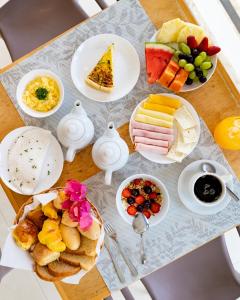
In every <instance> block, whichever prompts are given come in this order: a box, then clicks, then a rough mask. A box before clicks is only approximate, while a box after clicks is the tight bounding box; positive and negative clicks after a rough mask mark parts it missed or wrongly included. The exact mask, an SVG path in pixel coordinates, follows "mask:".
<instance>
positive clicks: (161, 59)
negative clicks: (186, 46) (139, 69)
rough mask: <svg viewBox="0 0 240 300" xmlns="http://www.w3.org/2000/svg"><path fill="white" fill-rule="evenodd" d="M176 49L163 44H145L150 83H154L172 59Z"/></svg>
mask: <svg viewBox="0 0 240 300" xmlns="http://www.w3.org/2000/svg"><path fill="white" fill-rule="evenodd" d="M173 53H174V49H173V48H171V47H168V46H166V45H164V44H161V43H156V42H155V43H145V57H146V69H147V81H148V83H150V84H151V83H154V82H156V80H157V79H159V77H160V76H161V74H162V72H163V71H164V69H165V68H166V66H167V65H168V63H169V61H170V59H171V58H172V56H173Z"/></svg>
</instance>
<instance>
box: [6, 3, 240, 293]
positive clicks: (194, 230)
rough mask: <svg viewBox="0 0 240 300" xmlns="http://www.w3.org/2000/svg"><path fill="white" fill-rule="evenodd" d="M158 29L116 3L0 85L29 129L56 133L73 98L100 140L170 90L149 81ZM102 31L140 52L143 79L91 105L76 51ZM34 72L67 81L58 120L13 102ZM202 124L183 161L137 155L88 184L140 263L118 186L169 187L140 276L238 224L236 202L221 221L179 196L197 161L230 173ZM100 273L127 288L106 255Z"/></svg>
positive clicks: (129, 6)
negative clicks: (149, 48) (75, 77)
mask: <svg viewBox="0 0 240 300" xmlns="http://www.w3.org/2000/svg"><path fill="white" fill-rule="evenodd" d="M154 30H155V29H154V26H153V24H152V23H151V21H150V19H149V18H148V16H147V15H146V13H145V11H144V9H143V8H142V7H141V5H140V4H139V2H138V1H137V0H121V1H120V2H119V3H118V4H116V5H113V6H112V7H110V8H109V9H107V10H105V11H103V12H102V13H101V14H99V15H97V16H96V17H94V18H91V19H89V20H87V21H86V22H84V23H82V24H80V25H79V26H77V27H76V28H75V29H73V30H71V31H70V32H68V33H66V34H64V35H63V36H61V37H60V38H58V39H57V40H55V41H54V42H52V43H51V44H50V45H48V46H47V47H45V48H43V49H41V50H39V51H37V52H36V53H35V54H33V55H32V56H30V57H28V58H27V59H25V60H24V61H22V62H20V63H19V64H17V65H15V66H14V67H12V68H11V69H9V70H8V71H6V72H5V73H3V74H1V75H0V80H1V82H2V84H3V86H4V88H5V89H6V91H7V93H8V94H9V96H10V98H11V99H12V101H13V103H14V105H15V106H16V108H17V110H18V111H19V113H20V115H21V116H22V118H23V120H24V122H25V124H26V125H35V126H40V127H43V128H47V129H49V130H51V131H52V132H53V133H55V128H56V126H57V124H58V122H59V120H60V119H61V118H62V117H63V116H64V115H65V114H67V113H68V112H69V111H70V110H71V108H72V106H73V103H74V101H75V100H76V99H80V100H81V101H82V103H83V106H84V107H85V109H86V111H87V112H88V114H89V116H90V118H91V119H92V121H93V122H94V125H95V129H96V131H95V137H98V136H99V135H101V134H102V133H103V128H105V127H106V125H107V123H108V122H109V121H110V120H113V121H114V122H115V125H116V127H119V126H121V125H122V124H124V123H126V122H128V121H129V117H130V115H131V113H132V111H133V109H134V108H135V106H136V105H137V103H139V102H140V101H141V100H142V99H144V98H145V97H146V95H147V94H149V93H154V92H158V93H159V92H164V91H166V90H165V89H164V88H161V87H159V86H149V85H148V84H147V83H146V79H145V61H144V60H145V59H144V41H147V40H149V39H150V37H151V36H152V35H153V33H154ZM100 33H115V34H118V35H121V36H123V37H124V38H126V39H128V40H129V41H130V42H131V43H132V44H133V45H134V47H135V48H136V50H137V52H138V54H139V58H140V63H141V74H140V77H139V80H138V82H137V84H136V86H135V88H134V89H133V91H132V92H131V93H129V94H128V95H127V96H126V97H124V98H123V99H121V100H119V101H117V102H112V103H97V102H94V101H91V100H88V99H87V98H86V97H84V96H83V95H81V94H80V93H79V92H78V90H77V89H76V88H75V86H74V85H73V82H72V80H71V75H70V64H71V59H72V56H73V54H74V52H75V50H76V49H77V48H78V46H79V45H80V44H81V43H82V42H83V41H85V40H86V39H87V38H89V37H91V36H94V35H96V34H100ZM36 68H47V69H50V70H52V71H54V72H56V73H57V74H58V75H59V76H60V77H61V78H62V80H63V84H64V88H65V100H64V104H63V106H62V107H61V108H60V109H59V111H58V112H56V113H55V114H54V115H53V116H51V117H48V118H45V119H34V118H31V117H29V116H27V115H25V114H24V113H23V112H22V111H21V110H20V108H19V107H18V105H17V103H16V96H15V94H16V87H17V84H18V82H19V80H20V79H21V77H22V76H23V75H24V74H25V73H27V72H28V71H30V70H32V69H36ZM201 125H202V135H201V140H200V143H199V146H198V147H197V148H196V150H195V151H194V152H193V153H192V154H191V155H190V156H189V157H188V158H186V159H185V160H184V161H183V163H182V164H172V165H169V166H166V165H165V166H160V165H157V164H153V163H150V162H149V161H146V160H145V159H144V158H142V157H141V156H140V155H139V154H137V153H135V154H133V155H131V156H130V159H129V164H128V165H127V166H126V167H125V168H124V169H122V170H120V171H118V172H117V173H116V174H114V177H113V184H112V186H110V187H109V186H105V185H103V182H104V176H103V174H102V173H99V174H97V175H95V176H93V177H91V178H89V179H88V180H87V183H88V185H89V189H90V193H89V194H90V198H91V200H93V202H94V203H96V205H97V206H98V207H99V208H100V211H101V213H102V214H103V217H104V218H105V219H106V220H107V221H109V222H111V223H112V225H113V226H114V227H116V229H117V231H118V234H119V238H120V240H121V243H122V245H123V247H124V248H125V249H126V248H128V249H129V250H128V252H127V253H129V255H130V257H131V258H132V260H133V262H134V264H135V265H137V264H139V262H138V261H137V259H138V258H139V256H138V245H139V238H138V237H137V236H136V235H135V234H134V233H133V232H132V231H131V230H130V227H129V225H127V224H126V223H125V222H124V221H123V220H122V219H121V217H120V216H119V215H118V214H117V211H116V208H115V193H116V190H117V187H118V185H119V184H120V182H121V181H122V180H123V179H124V178H126V177H127V176H129V175H130V174H134V173H139V171H141V172H146V173H151V174H153V175H157V177H159V178H160V179H162V181H163V182H164V183H165V184H166V186H167V188H168V190H169V192H170V195H171V208H170V211H169V214H168V216H167V218H166V220H165V221H164V222H163V223H161V224H159V225H158V226H156V227H154V228H152V229H151V230H150V231H149V233H148V235H147V243H148V247H147V252H148V263H147V264H146V265H145V266H144V267H142V266H140V267H139V277H143V276H144V275H146V274H148V273H149V272H152V271H153V270H155V269H157V268H159V267H161V266H163V265H165V264H167V263H169V262H170V261H172V260H173V259H175V258H177V257H179V256H181V255H183V254H185V253H187V252H189V251H191V250H192V249H194V248H196V247H198V246H199V245H201V244H203V243H205V242H207V241H208V240H210V239H212V238H214V237H216V236H217V235H219V234H221V233H222V232H224V231H225V230H227V229H228V228H229V227H231V226H232V225H233V224H238V223H240V213H238V211H239V205H240V204H238V203H235V202H233V201H231V202H230V204H229V205H228V207H227V208H226V209H225V210H224V211H223V212H221V213H219V214H217V215H216V216H209V217H200V216H197V215H195V214H192V213H191V212H190V211H188V210H187V209H185V208H184V206H183V204H182V203H181V202H180V200H179V199H178V196H177V190H176V183H177V179H178V177H179V174H180V173H181V171H182V169H183V168H184V167H185V166H186V165H187V164H188V163H190V162H191V161H193V160H196V159H199V158H211V159H215V160H218V161H219V162H221V163H223V164H224V165H225V166H227V167H228V168H229V169H230V167H229V165H228V163H227V161H226V160H225V159H224V156H223V154H222V152H221V151H220V149H219V148H218V147H217V146H216V145H215V144H214V141H213V140H212V137H211V134H210V133H209V131H208V129H207V127H206V125H205V124H204V123H203V122H202V121H201ZM234 180H235V184H236V185H235V187H236V188H239V184H238V183H237V179H236V177H234ZM150 249H151V250H150ZM113 250H114V251H116V250H115V249H113ZM116 255H117V252H116ZM119 262H120V263H121V266H122V268H123V271H124V274H125V276H126V279H127V282H126V284H128V283H130V282H132V281H133V278H131V276H130V275H129V273H128V270H127V269H126V266H125V265H124V263H123V261H122V259H121V258H120V257H119ZM138 266H139V265H138ZM98 268H99V270H100V272H101V274H102V276H103V278H104V280H105V281H106V283H107V285H108V287H109V288H110V290H113V289H119V288H121V287H122V285H121V284H120V282H119V281H118V278H117V276H116V274H115V272H114V269H113V266H112V264H111V263H110V260H109V256H108V255H107V253H106V251H105V250H103V252H102V256H101V258H100V260H99V262H98Z"/></svg>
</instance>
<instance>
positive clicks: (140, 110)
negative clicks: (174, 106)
mask: <svg viewBox="0 0 240 300" xmlns="http://www.w3.org/2000/svg"><path fill="white" fill-rule="evenodd" d="M137 114H142V115H145V116H149V117H152V118H156V119H160V120H165V121H169V122H173V120H174V118H173V116H171V115H169V114H166V113H162V112H159V111H154V110H150V109H145V108H142V107H139V108H138V109H137Z"/></svg>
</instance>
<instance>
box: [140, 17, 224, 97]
mask: <svg viewBox="0 0 240 300" xmlns="http://www.w3.org/2000/svg"><path fill="white" fill-rule="evenodd" d="M220 51H221V49H220V48H219V47H218V46H215V45H212V44H211V41H210V39H209V38H208V37H207V36H206V34H205V32H204V30H203V29H202V28H201V27H200V26H198V25H195V24H191V23H187V22H184V21H182V20H181V19H179V18H177V19H173V20H170V21H168V22H165V23H164V24H163V25H162V27H161V28H160V29H159V30H158V31H157V32H156V33H155V34H154V36H153V37H152V39H151V41H149V42H145V58H146V72H147V81H148V83H149V84H154V83H157V84H160V85H161V86H163V87H165V88H168V89H170V90H171V91H173V92H175V93H177V92H186V91H190V90H194V89H196V88H199V87H201V86H202V85H203V84H204V83H206V82H207V81H208V80H209V79H210V78H211V76H212V75H213V73H214V71H215V68H216V64H217V53H219V52H220Z"/></svg>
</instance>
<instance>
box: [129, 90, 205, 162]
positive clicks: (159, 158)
mask: <svg viewBox="0 0 240 300" xmlns="http://www.w3.org/2000/svg"><path fill="white" fill-rule="evenodd" d="M158 95H162V96H168V97H172V98H175V99H177V100H180V101H181V103H182V104H183V105H185V106H186V108H187V109H188V110H189V112H190V113H191V115H192V116H193V118H194V120H195V121H196V123H197V125H196V133H197V141H196V143H195V145H194V147H193V148H192V150H191V152H190V153H188V154H186V156H185V157H187V156H188V155H190V154H191V153H192V151H193V150H194V149H195V147H196V146H197V144H198V141H199V138H200V133H201V126H200V120H199V117H198V114H197V112H196V110H195V109H194V107H193V106H192V104H191V103H189V102H188V101H187V100H186V99H184V98H183V97H180V96H178V95H175V94H168V93H161V94H158ZM145 100H146V99H144V100H142V101H141V102H140V103H139V104H138V105H137V106H136V108H135V109H134V111H133V113H132V115H131V118H130V122H129V135H130V138H131V141H132V143H133V144H134V142H133V136H132V125H131V124H132V121H133V120H134V116H135V114H136V111H137V109H138V108H139V107H140V105H141V104H142V102H143V101H145ZM173 129H174V135H175V139H176V136H177V128H176V124H175V122H174V125H173ZM138 152H139V153H140V154H141V155H142V156H143V157H145V158H146V159H148V160H150V161H152V162H155V163H157V164H163V165H165V164H173V163H175V162H176V161H175V160H172V159H170V158H167V156H166V155H162V154H158V153H153V152H151V151H138ZM185 157H184V158H185Z"/></svg>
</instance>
